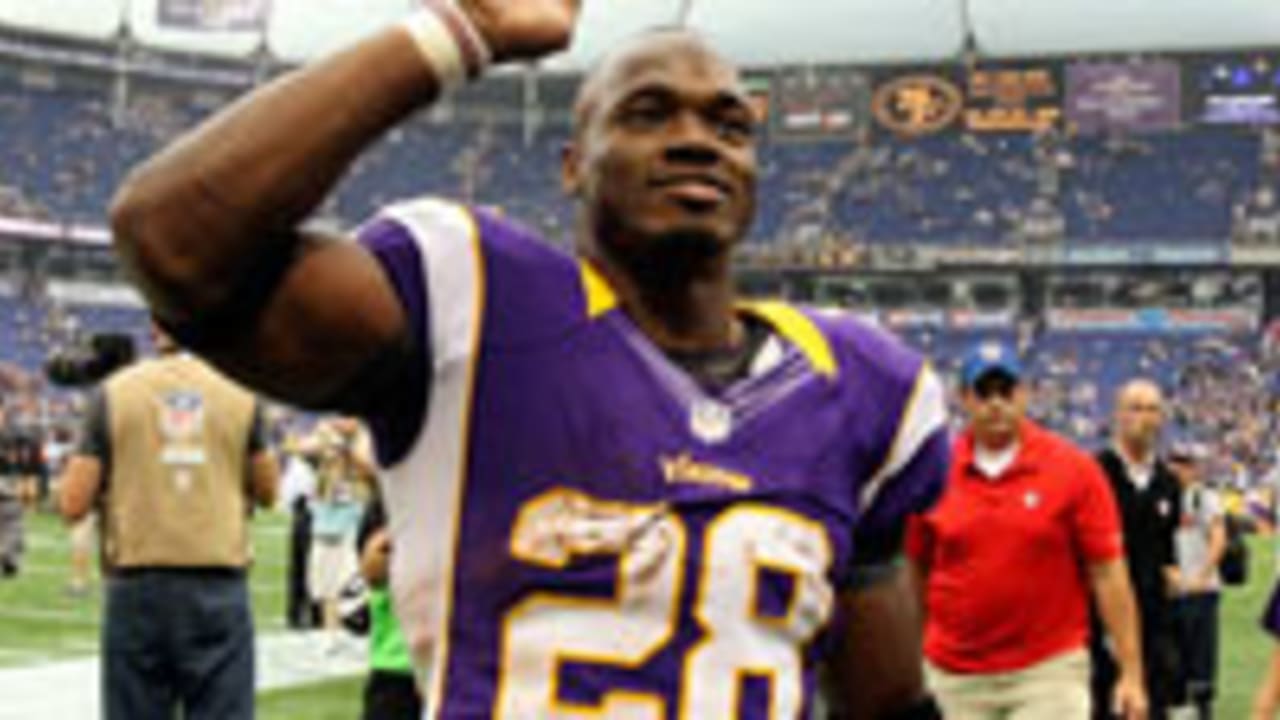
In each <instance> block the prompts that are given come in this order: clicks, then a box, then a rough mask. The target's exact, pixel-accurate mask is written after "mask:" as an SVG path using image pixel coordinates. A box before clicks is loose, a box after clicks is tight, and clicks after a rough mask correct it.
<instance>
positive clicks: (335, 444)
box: [307, 418, 373, 651]
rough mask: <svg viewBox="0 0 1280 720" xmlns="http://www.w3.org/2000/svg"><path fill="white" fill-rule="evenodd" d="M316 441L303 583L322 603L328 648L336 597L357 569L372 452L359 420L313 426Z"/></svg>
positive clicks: (334, 633)
mask: <svg viewBox="0 0 1280 720" xmlns="http://www.w3.org/2000/svg"><path fill="white" fill-rule="evenodd" d="M316 432H317V434H318V436H319V440H318V443H319V445H320V462H319V468H318V472H317V476H318V485H317V493H316V498H315V502H314V503H312V504H311V553H310V558H309V560H308V565H307V588H308V590H310V592H311V598H312V600H313V601H314V602H316V603H318V604H319V605H320V618H321V619H320V623H321V627H323V628H324V629H325V630H326V631H327V632H328V633H329V637H328V638H327V640H328V643H329V650H331V651H332V650H336V649H337V647H338V643H339V641H340V638H341V635H340V634H338V631H339V629H340V628H339V619H340V618H339V614H338V599H339V596H340V594H341V592H342V588H343V587H344V586H345V585H346V584H347V583H349V582H350V581H351V580H352V579H353V578H354V577H355V576H356V573H357V571H358V567H359V563H358V558H357V557H356V551H355V547H356V542H355V541H356V534H357V532H358V530H359V528H360V517H361V515H362V514H363V512H364V503H363V502H362V498H363V497H365V496H367V489H368V488H369V487H371V486H372V484H373V482H372V481H373V474H372V471H371V467H372V465H371V458H372V452H371V450H370V448H369V446H368V442H369V441H368V439H367V434H366V433H364V432H363V431H362V429H361V426H360V424H359V422H358V421H356V420H354V419H351V418H340V419H335V420H332V421H330V422H326V423H323V424H322V425H320V427H319V428H317V430H316Z"/></svg>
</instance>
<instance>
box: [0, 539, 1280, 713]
mask: <svg viewBox="0 0 1280 720" xmlns="http://www.w3.org/2000/svg"><path fill="white" fill-rule="evenodd" d="M286 531H287V521H286V520H285V519H284V518H282V517H263V518H260V519H258V520H257V521H255V523H254V542H255V548H256V556H257V558H258V563H257V566H256V567H255V569H254V572H253V575H252V578H253V579H252V588H253V602H254V610H255V615H256V618H257V623H258V629H259V631H260V632H273V631H279V630H281V629H282V628H283V627H284V572H285V557H286V545H287V540H288V538H287V535H286ZM28 538H29V541H30V542H29V547H28V553H27V558H26V567H25V569H24V573H23V575H22V576H21V577H19V578H18V579H16V580H13V581H7V582H0V671H2V670H3V668H5V667H15V666H21V665H28V664H32V663H37V662H44V661H49V660H55V659H62V658H70V657H76V656H83V655H91V654H93V653H94V652H95V651H96V647H97V633H98V622H99V611H100V608H99V604H98V595H97V593H96V592H95V593H94V594H92V595H90V596H89V597H81V598H73V597H69V596H68V595H67V594H66V593H65V592H64V585H65V582H66V578H67V566H68V560H67V557H68V556H67V552H68V551H67V536H66V532H65V530H64V529H63V528H62V526H61V524H60V523H59V522H58V521H57V520H56V519H54V518H52V517H49V516H44V515H37V516H34V517H30V518H29V525H28ZM1251 557H1252V561H1253V568H1252V573H1251V575H1250V578H1251V583H1250V584H1249V586H1247V587H1244V588H1239V589H1232V590H1230V591H1228V592H1227V594H1226V598H1225V600H1224V602H1223V610H1222V648H1221V665H1220V668H1221V670H1220V680H1219V689H1220V696H1221V700H1220V703H1219V715H1218V716H1219V717H1222V718H1229V719H1232V720H1234V719H1235V718H1243V717H1247V715H1248V708H1249V703H1250V698H1251V697H1252V694H1253V690H1254V688H1255V687H1256V685H1257V682H1258V679H1259V678H1260V677H1261V674H1262V672H1263V669H1264V668H1265V667H1266V663H1267V658H1268V656H1269V655H1268V654H1269V652H1270V641H1269V639H1268V638H1267V637H1266V636H1265V635H1264V634H1263V633H1262V632H1260V631H1259V630H1258V622H1257V621H1258V615H1259V613H1260V612H1261V608H1262V605H1263V603H1265V602H1266V598H1267V593H1268V592H1269V590H1270V584H1271V579H1272V577H1273V567H1274V565H1273V563H1274V560H1273V558H1274V555H1273V552H1272V546H1271V540H1270V539H1264V538H1257V539H1255V540H1254V542H1253V553H1252V555H1251ZM360 687H361V679H360V678H350V679H343V680H338V681H332V682H324V683H319V684H315V685H309V686H303V687H297V688H291V689H289V690H280V691H275V692H270V693H265V694H263V695H262V696H261V705H260V713H259V717H260V718H263V719H264V720H300V719H303V718H305V719H307V720H350V719H352V718H356V717H358V716H359V707H360Z"/></svg>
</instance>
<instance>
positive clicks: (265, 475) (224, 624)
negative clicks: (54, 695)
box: [60, 333, 278, 720]
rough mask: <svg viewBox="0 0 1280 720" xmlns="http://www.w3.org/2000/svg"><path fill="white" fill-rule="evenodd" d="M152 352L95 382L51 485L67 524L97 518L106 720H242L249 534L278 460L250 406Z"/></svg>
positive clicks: (168, 346)
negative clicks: (78, 435)
mask: <svg viewBox="0 0 1280 720" xmlns="http://www.w3.org/2000/svg"><path fill="white" fill-rule="evenodd" d="M156 347H157V349H158V350H159V351H160V357H158V358H155V359H152V360H148V361H143V362H141V363H138V364H135V365H133V366H131V367H127V368H125V369H123V370H121V371H119V372H117V373H116V374H114V375H112V376H111V377H110V378H108V379H107V380H106V381H105V382H104V384H103V385H102V388H101V391H100V392H99V393H98V394H97V395H96V396H95V400H94V402H93V404H92V407H91V408H90V410H89V412H88V416H87V417H86V418H85V429H84V433H83V436H82V441H81V444H80V447H79V448H77V449H76V451H75V453H74V455H73V456H72V458H71V460H70V461H69V462H68V464H67V467H66V468H65V470H64V472H63V476H62V480H61V497H60V507H61V511H62V514H63V516H64V517H65V518H66V519H67V520H69V521H72V522H74V521H78V520H80V519H82V518H84V517H85V516H86V515H88V514H89V512H90V511H91V510H92V509H94V508H95V507H99V508H100V510H101V512H100V517H101V523H100V525H101V535H102V544H103V552H102V559H103V564H104V567H103V570H104V574H105V576H106V577H107V580H106V586H107V592H106V601H105V617H104V619H103V626H102V627H103V629H102V665H103V670H102V676H101V678H102V696H103V709H104V717H105V718H106V720H149V719H152V718H154V719H155V720H169V719H170V718H172V717H173V716H174V713H175V712H176V711H177V710H178V709H179V708H181V710H182V716H183V717H187V718H193V720H194V719H196V718H218V719H219V720H243V719H248V718H252V717H253V716H254V647H253V619H252V614H251V612H250V607H249V591H248V584H247V583H246V581H245V572H246V569H247V568H248V565H249V562H250V559H251V558H250V547H249V541H248V538H249V528H248V527H247V525H248V519H249V516H250V510H251V508H252V504H253V503H254V502H256V503H258V504H260V505H263V506H270V505H271V503H272V502H273V501H274V499H275V494H276V485H277V481H278V477H277V475H278V473H277V470H276V466H275V461H274V459H273V458H272V455H271V453H270V452H269V450H268V449H267V447H266V446H265V445H264V443H263V441H262V429H261V422H260V410H259V407H258V402H257V400H256V399H255V398H254V397H253V395H251V394H249V393H248V392H247V391H245V390H244V389H242V388H241V387H239V386H237V385H235V384H233V383H231V382H230V381H228V380H227V379H226V378H224V377H222V376H221V375H219V374H217V373H216V372H214V371H213V370H212V369H211V368H210V367H209V366H208V365H206V364H205V363H204V362H203V361H201V360H198V359H196V358H195V357H194V356H192V355H188V354H185V353H179V352H177V347H176V345H174V344H173V343H172V342H171V341H170V340H169V339H168V338H166V337H164V336H163V335H161V334H159V333H157V338H156Z"/></svg>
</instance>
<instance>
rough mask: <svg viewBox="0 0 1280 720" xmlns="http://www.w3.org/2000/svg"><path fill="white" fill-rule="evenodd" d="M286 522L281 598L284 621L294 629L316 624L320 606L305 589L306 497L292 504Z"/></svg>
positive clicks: (308, 528)
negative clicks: (286, 552)
mask: <svg viewBox="0 0 1280 720" xmlns="http://www.w3.org/2000/svg"><path fill="white" fill-rule="evenodd" d="M292 510H293V513H292V517H291V520H290V523H289V569H288V587H287V590H286V599H285V622H286V623H288V626H289V627H290V628H292V629H294V630H305V629H307V628H313V627H319V626H320V606H319V605H318V604H317V603H315V602H313V601H312V600H311V591H310V590H309V589H308V588H307V565H308V564H309V561H310V558H311V509H310V508H309V507H308V506H307V501H306V498H301V497H300V498H298V500H297V501H295V502H294V504H293V508H292Z"/></svg>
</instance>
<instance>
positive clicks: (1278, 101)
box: [1186, 52, 1280, 125]
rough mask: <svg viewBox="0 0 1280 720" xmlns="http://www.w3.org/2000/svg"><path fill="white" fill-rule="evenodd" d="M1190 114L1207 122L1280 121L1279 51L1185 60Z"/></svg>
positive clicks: (1210, 123)
mask: <svg viewBox="0 0 1280 720" xmlns="http://www.w3.org/2000/svg"><path fill="white" fill-rule="evenodd" d="M1187 72H1188V75H1189V77H1188V80H1187V83H1186V86H1187V87H1188V91H1189V92H1191V93H1192V103H1191V113H1192V115H1193V117H1194V119H1195V120H1196V121H1197V122H1201V123H1204V124H1207V125H1277V124H1280V53H1276V52H1269V53H1242V54H1239V55H1223V56H1211V57H1201V58H1197V59H1195V60H1193V61H1191V62H1189V63H1187Z"/></svg>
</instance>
